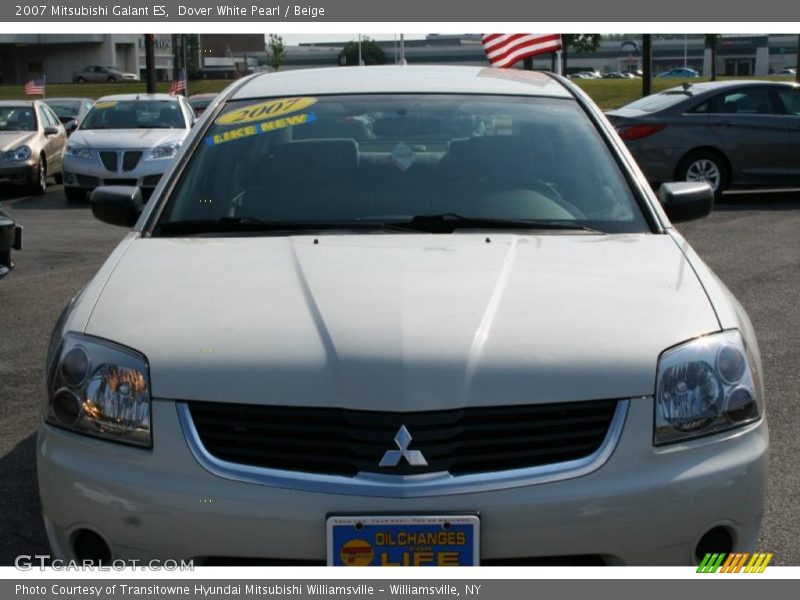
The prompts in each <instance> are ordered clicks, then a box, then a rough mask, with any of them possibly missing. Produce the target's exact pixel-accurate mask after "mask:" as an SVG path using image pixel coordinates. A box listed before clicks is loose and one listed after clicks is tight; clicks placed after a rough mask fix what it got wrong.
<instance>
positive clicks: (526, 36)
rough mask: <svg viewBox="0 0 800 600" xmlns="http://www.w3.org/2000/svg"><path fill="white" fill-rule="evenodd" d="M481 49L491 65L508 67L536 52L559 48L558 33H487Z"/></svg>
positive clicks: (559, 39)
mask: <svg viewBox="0 0 800 600" xmlns="http://www.w3.org/2000/svg"><path fill="white" fill-rule="evenodd" d="M483 49H484V51H485V52H486V57H487V58H488V59H489V62H490V63H491V65H492V66H493V67H501V68H502V67H510V66H512V65H513V64H514V63H516V62H517V61H520V60H522V59H523V58H528V57H529V56H536V55H537V54H545V53H547V52H555V51H556V50H561V36H560V35H559V34H549V35H541V34H533V33H487V34H484V36H483Z"/></svg>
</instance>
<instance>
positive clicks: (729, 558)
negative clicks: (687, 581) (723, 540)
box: [697, 552, 772, 573]
mask: <svg viewBox="0 0 800 600" xmlns="http://www.w3.org/2000/svg"><path fill="white" fill-rule="evenodd" d="M771 560H772V553H764V552H754V553H753V554H748V553H747V552H734V553H732V554H726V553H724V552H721V553H718V554H706V555H705V558H703V562H701V563H700V565H699V566H698V567H697V572H698V573H716V572H717V571H719V572H720V573H739V572H742V573H763V572H764V569H766V568H767V565H768V564H769V561H771Z"/></svg>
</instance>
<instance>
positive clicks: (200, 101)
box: [189, 94, 217, 117]
mask: <svg viewBox="0 0 800 600" xmlns="http://www.w3.org/2000/svg"><path fill="white" fill-rule="evenodd" d="M216 97H217V94H193V95H191V96H189V105H190V106H191V107H192V109H193V110H194V112H195V114H196V115H197V116H198V117H199V116H200V115H202V114H203V113H204V112H205V110H206V109H207V108H208V107H209V106H210V105H211V103H212V102H213V101H214V98H216Z"/></svg>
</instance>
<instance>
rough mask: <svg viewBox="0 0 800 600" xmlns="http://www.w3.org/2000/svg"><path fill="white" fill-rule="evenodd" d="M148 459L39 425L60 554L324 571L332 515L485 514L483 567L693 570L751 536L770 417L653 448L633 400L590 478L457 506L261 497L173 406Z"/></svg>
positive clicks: (300, 495)
mask: <svg viewBox="0 0 800 600" xmlns="http://www.w3.org/2000/svg"><path fill="white" fill-rule="evenodd" d="M152 422H153V440H154V444H153V449H152V450H141V449H137V448H132V447H127V446H122V445H118V444H113V443H107V442H103V441H99V440H94V439H91V438H87V437H83V436H79V435H75V434H71V433H67V432H64V431H61V430H59V429H55V428H52V427H49V426H47V425H43V426H42V428H41V430H40V433H39V437H38V443H37V459H38V474H39V489H40V493H41V497H42V506H43V514H44V520H45V525H46V528H47V532H48V536H49V539H50V544H51V547H52V550H53V553H54V555H55V556H58V557H60V558H65V559H71V558H75V556H74V554H73V550H72V543H73V538H74V536H75V534H76V532H78V531H79V530H81V529H83V528H89V529H91V530H93V531H95V532H97V533H99V534H100V535H101V536H102V537H103V538H104V539H105V540H106V541H107V542H108V544H109V545H110V547H111V551H112V555H113V557H114V558H121V559H125V558H137V559H141V560H147V559H165V558H173V559H191V558H200V559H202V558H204V557H246V558H250V559H283V560H288V561H293V560H294V561H298V562H300V561H309V560H310V561H321V562H324V561H325V558H326V556H325V553H326V539H325V536H326V534H325V519H326V516H328V515H330V514H337V513H339V514H354V513H355V514H359V513H360V514H384V515H393V514H407V513H425V514H437V513H438V514H445V513H448V514H453V513H462V512H468V513H479V514H480V521H481V525H480V527H481V533H480V537H481V559H482V560H484V561H489V560H498V561H500V560H507V559H521V558H531V557H550V556H571V555H597V556H601V557H603V559H604V561H605V562H607V563H610V564H628V565H638V564H649V565H667V564H684V565H685V564H693V563H694V562H695V558H694V553H695V547H696V544H697V542H698V540H699V539H700V537H701V536H702V535H703V534H704V533H706V532H707V531H708V530H710V529H711V528H713V527H716V526H723V527H725V528H727V529H728V530H729V531H730V532H731V533H732V535H733V540H734V550H747V549H752V548H753V546H754V544H755V543H756V540H757V538H758V531H759V527H760V522H761V516H762V511H763V502H764V494H765V488H766V480H767V448H768V432H767V425H766V421H765V419H761V420H760V421H759V422H757V423H754V424H752V425H750V426H747V427H744V428H742V429H739V430H736V431H733V432H727V433H723V434H718V435H715V436H712V437H709V438H705V439H701V440H695V441H692V442H687V443H685V444H680V445H674V446H670V447H666V448H659V449H656V448H654V447H653V445H652V429H653V427H652V423H653V399H652V398H640V399H635V400H632V401H631V403H630V407H629V410H628V415H627V419H626V423H625V426H624V429H623V431H622V435H621V437H620V439H619V442H618V444H617V447H616V449H615V450H614V452H613V454H612V455H611V457H610V458H609V459H608V461H607V462H606V463H605V464H604V465H603V466H602V467H600V468H599V469H598V470H596V471H594V472H592V473H589V474H587V475H583V476H581V477H576V478H573V479H567V480H562V481H556V482H551V483H542V484H537V485H528V486H524V487H517V488H513V489H503V490H491V491H481V492H472V493H460V494H454V495H439V496H430V497H417V498H382V497H377V498H376V497H367V496H361V495H354V494H332V493H323V492H312V491H298V490H294V489H285V488H278V487H269V486H266V485H259V484H254V483H247V482H243V481H232V480H230V479H225V478H222V477H219V476H216V475H213V474H211V473H210V472H209V471H207V470H206V469H204V468H203V467H202V466H200V464H199V463H198V462H197V461H196V460H195V458H194V456H193V455H192V453H191V451H190V449H189V446H188V444H187V441H186V438H185V437H184V434H183V431H182V429H181V427H180V424H179V420H178V413H177V409H176V405H175V403H174V402H171V401H164V400H154V401H153V411H152Z"/></svg>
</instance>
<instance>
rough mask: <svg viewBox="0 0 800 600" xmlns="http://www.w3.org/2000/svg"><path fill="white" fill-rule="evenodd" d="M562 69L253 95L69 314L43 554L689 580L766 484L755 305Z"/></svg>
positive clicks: (217, 123) (683, 208)
mask: <svg viewBox="0 0 800 600" xmlns="http://www.w3.org/2000/svg"><path fill="white" fill-rule="evenodd" d="M712 201H713V197H712V192H711V190H710V188H709V187H708V185H707V184H705V183H685V182H684V183H673V184H665V185H664V186H663V187H662V188H661V190H660V191H659V198H658V199H656V196H654V195H653V192H652V191H651V190H650V189H649V188H648V186H647V182H646V180H645V179H644V177H643V176H642V174H641V172H640V171H639V169H638V168H637V167H636V165H635V164H634V162H633V160H632V159H631V156H630V155H629V154H628V152H627V151H626V149H625V147H624V145H623V143H622V142H621V141H620V140H619V138H618V137H617V135H616V133H615V132H614V130H613V129H612V128H611V127H610V126H609V124H608V123H607V121H606V119H605V118H604V117H603V115H602V114H601V113H600V112H599V111H598V109H597V108H596V107H595V106H594V105H593V104H592V102H591V101H590V100H589V99H588V98H587V97H586V96H585V95H584V94H583V93H582V92H581V91H580V90H579V89H578V88H576V87H575V86H574V85H572V84H571V83H569V82H568V81H566V80H565V79H563V78H560V77H558V76H555V75H549V74H543V73H533V72H523V71H517V70H499V69H481V68H471V67H469V68H468V67H420V68H417V67H366V68H358V67H355V68H341V69H324V70H307V71H293V72H286V73H272V74H269V75H259V76H254V77H251V78H247V79H244V80H241V81H239V82H236V83H235V84H233V85H232V86H231V87H229V88H228V90H227V91H226V92H224V93H223V94H222V95H221V96H220V98H219V99H218V100H217V101H216V102H215V103H214V104H213V105H212V106H211V107H209V109H208V111H207V112H206V114H205V115H204V116H203V119H202V121H201V122H200V123H198V125H197V126H196V127H195V128H194V130H193V131H192V133H191V134H190V136H189V137H188V138H187V140H186V141H185V142H184V143H183V145H182V147H181V149H180V151H179V153H178V156H177V157H176V159H175V160H174V161H173V162H172V164H171V166H170V167H169V169H168V170H167V172H166V173H165V175H164V177H163V178H162V180H161V182H160V184H159V185H158V188H157V189H156V190H155V193H154V195H153V198H152V200H151V201H150V202H149V203H148V205H147V206H146V208H144V209H143V208H142V199H141V195H140V192H139V190H138V189H137V188H135V187H101V188H98V189H97V190H95V192H94V193H93V195H92V209H93V211H94V214H95V215H96V216H97V217H98V218H99V219H101V220H103V221H106V222H109V223H114V224H118V225H123V226H127V227H133V229H132V231H131V232H130V233H129V234H128V235H127V236H126V237H125V239H124V240H123V241H122V242H121V243H120V245H119V246H118V247H117V249H116V250H115V251H114V252H113V253H112V255H111V256H110V257H109V259H108V260H107V261H106V263H105V265H104V266H103V267H102V268H101V269H100V271H99V272H98V273H97V275H95V277H94V278H93V279H92V280H91V281H90V282H89V283H88V284H87V285H86V287H85V288H83V290H82V291H81V292H80V293H79V294H78V296H77V297H76V298H75V299H74V300H73V301H72V302H71V303H70V304H69V306H68V307H67V309H66V310H65V311H64V313H63V315H62V316H61V318H60V319H59V321H58V323H57V325H56V327H55V331H54V333H53V338H52V343H51V346H50V350H49V354H48V357H47V398H46V402H45V408H44V416H43V417H44V418H43V424H42V427H41V431H40V433H39V438H38V447H37V448H38V450H37V455H38V471H39V486H40V491H41V496H42V505H43V511H44V520H45V523H46V528H47V533H48V535H49V539H50V543H51V545H52V548H53V552H54V554H55V555H57V556H60V557H65V558H74V559H81V560H83V559H87V560H88V559H93V560H101V561H108V560H111V559H132V558H137V559H147V558H174V559H194V560H195V561H196V563H195V564H200V563H203V564H230V563H236V564H241V563H245V564H256V563H258V564H314V563H320V564H325V563H327V564H331V565H381V564H384V565H388V564H400V565H453V564H460V565H474V564H479V563H480V564H509V563H513V564H553V563H554V564H691V563H693V562H695V561H697V560H698V558H702V557H703V556H704V554H705V553H706V552H730V551H740V550H747V549H750V548H753V547H754V545H755V543H756V541H757V538H758V531H759V525H760V521H761V516H762V511H763V502H764V493H765V484H766V478H767V449H768V434H767V424H766V419H765V415H764V391H763V386H762V381H761V363H760V359H759V353H758V347H757V344H756V339H755V336H754V333H753V329H752V326H751V324H750V321H749V320H748V318H747V315H746V314H745V312H744V310H743V309H742V307H741V306H740V305H739V303H738V302H737V301H736V300H735V299H734V298H733V296H732V295H731V294H730V292H729V291H728V290H727V289H726V288H725V286H724V285H723V284H722V283H721V282H720V280H719V279H717V277H716V276H715V275H714V274H713V273H712V272H711V271H710V269H709V268H708V267H707V266H706V265H705V264H704V263H703V262H702V261H701V260H700V258H699V257H698V256H697V254H695V252H694V251H693V250H692V248H691V247H689V245H688V244H687V243H686V241H685V240H684V239H683V238H682V237H681V235H680V234H679V233H678V232H677V231H676V230H675V229H674V228H673V226H672V224H671V222H670V219H671V220H672V221H680V220H688V219H693V218H699V217H702V216H704V215H706V214H708V212H709V211H710V210H711V207H712Z"/></svg>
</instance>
